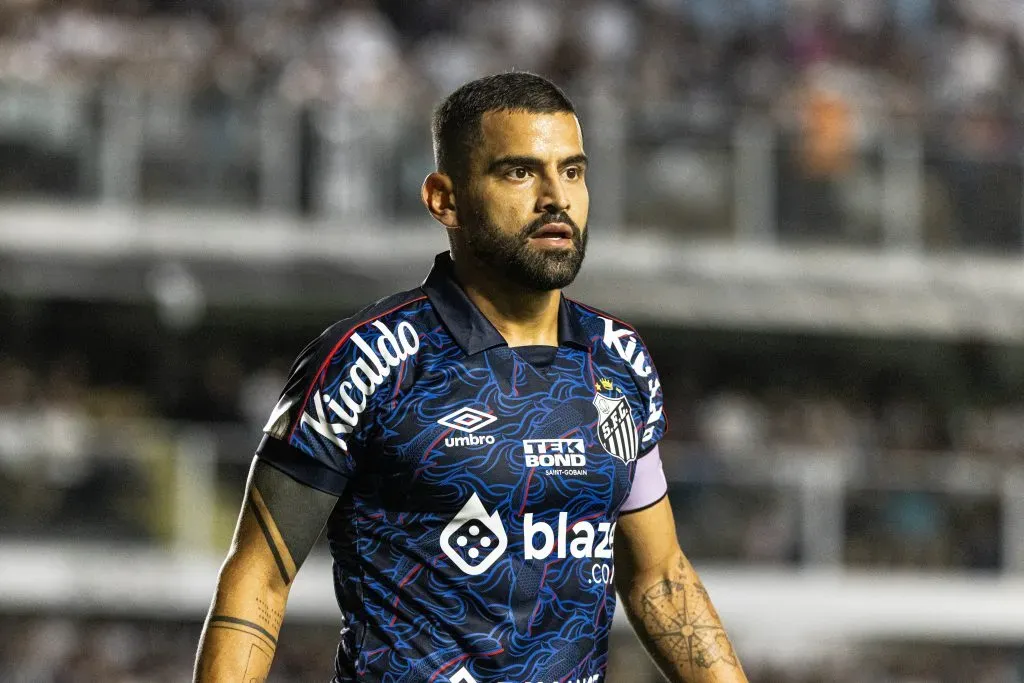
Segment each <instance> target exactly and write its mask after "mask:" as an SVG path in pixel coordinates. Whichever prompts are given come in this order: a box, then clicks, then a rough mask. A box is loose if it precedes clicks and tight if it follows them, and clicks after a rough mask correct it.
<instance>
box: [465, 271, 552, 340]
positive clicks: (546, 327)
mask: <svg viewBox="0 0 1024 683" xmlns="http://www.w3.org/2000/svg"><path fill="white" fill-rule="evenodd" d="M486 268H487V267H486V266H484V265H483V264H481V263H477V262H475V261H470V262H469V263H466V262H465V260H462V261H460V262H457V263H456V264H455V275H456V277H457V278H458V280H459V284H461V285H462V288H463V289H464V290H465V291H466V295H467V296H469V299H470V301H472V302H473V303H474V304H476V307H477V308H478V309H480V312H481V313H482V314H483V315H484V317H485V318H487V319H488V320H489V321H490V322H491V324H492V325H494V327H495V329H497V330H498V332H499V333H500V334H501V336H502V337H504V339H505V341H506V342H507V343H508V345H509V346H558V306H559V302H560V301H561V292H560V291H559V290H557V289H556V290H552V291H548V292H537V291H532V290H528V289H524V288H523V287H521V286H519V285H516V284H514V283H511V282H509V281H508V280H506V279H505V278H502V277H501V276H498V275H496V274H495V273H494V272H493V271H490V272H488V270H486Z"/></svg>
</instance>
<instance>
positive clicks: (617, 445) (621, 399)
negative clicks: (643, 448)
mask: <svg viewBox="0 0 1024 683" xmlns="http://www.w3.org/2000/svg"><path fill="white" fill-rule="evenodd" d="M594 388H595V389H597V393H596V394H595V395H594V407H595V408H597V440H598V441H600V442H601V445H602V446H604V449H605V450H606V451H608V452H609V453H611V454H612V455H614V456H615V457H616V458H618V459H619V460H621V461H622V462H624V463H627V464H628V463H630V462H632V461H634V460H636V454H637V450H638V449H639V447H640V440H639V437H638V435H637V433H636V424H635V423H634V422H633V414H632V413H631V412H630V410H629V402H628V401H627V400H626V397H625V395H624V394H623V393H622V390H620V389H619V388H618V387H616V386H615V384H613V383H612V381H611V380H609V379H600V380H598V382H597V384H596V385H595V387H594Z"/></svg>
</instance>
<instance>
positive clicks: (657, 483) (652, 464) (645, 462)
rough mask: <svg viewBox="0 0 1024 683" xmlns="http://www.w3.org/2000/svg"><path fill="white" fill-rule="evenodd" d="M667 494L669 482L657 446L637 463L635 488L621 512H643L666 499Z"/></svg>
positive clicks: (632, 489) (634, 476) (631, 490)
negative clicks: (666, 479)
mask: <svg viewBox="0 0 1024 683" xmlns="http://www.w3.org/2000/svg"><path fill="white" fill-rule="evenodd" d="M666 493H668V482H667V481H665V471H664V470H663V469H662V467H661V453H659V452H658V447H657V446H655V447H654V448H652V449H651V452H650V453H648V454H647V455H645V456H643V457H642V458H640V459H639V460H637V461H636V472H634V474H633V487H632V488H631V489H630V490H629V497H628V498H626V502H625V503H623V504H622V508H621V509H620V510H619V512H620V513H625V512H637V511H638V510H643V509H644V508H647V507H650V506H652V505H654V504H655V503H657V502H658V501H659V500H661V499H662V498H664V497H665V494H666Z"/></svg>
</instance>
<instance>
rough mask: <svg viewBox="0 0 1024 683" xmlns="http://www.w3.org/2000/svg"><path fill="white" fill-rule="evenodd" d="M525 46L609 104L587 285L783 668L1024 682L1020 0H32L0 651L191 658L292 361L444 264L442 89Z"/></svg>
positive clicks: (77, 661)
mask: <svg viewBox="0 0 1024 683" xmlns="http://www.w3.org/2000/svg"><path fill="white" fill-rule="evenodd" d="M512 67H515V68H519V69H527V70H533V71H536V72H539V73H542V74H544V75H547V76H549V77H551V78H553V79H555V80H556V81H557V82H558V83H560V84H561V85H563V86H564V87H565V88H566V89H567V91H568V92H569V93H570V95H571V96H573V97H574V99H575V100H576V102H577V104H578V105H579V107H580V109H581V114H582V119H583V124H584V130H585V134H586V147H587V151H588V153H589V154H590V156H591V157H592V159H593V161H594V163H593V170H592V175H591V180H590V183H591V196H592V200H593V206H592V209H593V210H592V222H591V227H592V229H593V233H594V238H593V240H592V245H593V246H592V251H591V256H590V259H589V262H588V266H587V267H586V268H584V274H583V275H582V276H581V278H580V280H579V282H578V284H576V285H574V288H573V291H574V293H575V295H576V296H578V297H580V298H582V299H584V300H586V301H589V302H591V303H593V304H595V305H599V306H602V307H605V308H608V309H610V310H613V311H616V312H617V313H619V314H621V315H622V316H624V317H626V318H627V319H630V320H633V321H634V322H636V323H637V324H638V326H639V327H640V329H641V332H642V333H643V334H644V336H645V338H646V339H647V341H648V343H649V345H650V347H651V349H652V351H653V353H654V357H655V359H656V361H657V363H658V366H659V370H660V372H661V375H662V378H663V382H664V391H665V396H666V406H667V411H668V418H669V425H670V427H669V438H668V441H667V442H666V443H665V445H664V446H663V451H664V453H665V455H666V456H667V457H666V464H667V468H668V474H669V476H670V479H671V482H672V488H673V502H674V504H675V510H676V519H677V522H678V527H679V535H680V538H681V540H682V543H683V547H684V549H685V550H686V551H687V552H688V553H689V555H690V556H691V558H692V559H693V560H694V562H695V564H696V565H697V566H698V568H699V569H700V570H701V571H702V573H703V574H704V576H705V579H706V583H707V584H708V587H709V589H710V590H711V593H712V595H713V596H714V598H715V600H716V603H717V604H718V606H719V608H720V612H721V613H722V615H723V618H724V619H725V621H726V624H727V625H728V626H729V628H730V630H731V631H732V634H733V637H734V640H735V641H736V643H737V645H738V648H739V650H740V652H741V654H742V655H743V657H744V661H745V664H746V667H747V669H748V672H749V673H750V676H751V680H752V681H755V682H757V683H782V682H787V683H788V682H792V683H819V682H824V681H830V682H837V683H885V682H893V683H911V682H913V683H965V682H970V683H1008V682H1011V681H1024V647H1022V645H1024V459H1022V457H1021V456H1022V454H1024V401H1022V397H1021V393H1020V387H1021V386H1022V381H1024V259H1022V256H1024V254H1022V253H1021V252H1022V245H1024V239H1022V237H1024V144H1022V143H1024V3H1021V2H1019V1H1018V0H636V1H627V0H589V1H582V0H562V1H560V2H546V1H543V0H502V1H500V2H498V1H486V0H476V1H463V2H456V1H455V0H417V1H416V2H405V1H402V0H376V1H374V2H371V1H358V0H353V1H347V2H344V1H340V0H339V1H338V2H315V1H314V0H177V1H172V0H62V1H61V2H57V1H56V0H2V2H0V320H2V327H0V680H2V681H5V682H6V681H10V682H13V683H22V682H31V683H50V682H60V683H77V682H78V681H110V682H114V683H127V682H129V681H131V682H133V683H134V682H148V681H154V682H161V681H182V680H186V679H187V678H188V675H189V671H190V667H191V662H192V658H193V655H194V651H195V646H196V639H197V637H198V634H199V629H200V623H201V620H202V618H203V616H204V613H205V610H206V607H207V604H208V601H209V598H210V596H211V591H212V588H213V584H214V578H215V574H216V570H217V567H218V565H219V563H220V561H221V558H222V557H223V554H224V552H225V549H226V543H227V540H228V538H229V536H230V532H231V529H232V525H233V522H234V518H235V514H236V512H237V509H238V504H239V502H240V496H241V490H242V484H243V481H244V476H245V473H246V470H247V467H248V463H249V460H250V458H251V454H252V451H253V449H254V447H255V445H256V443H257V442H258V438H259V430H260V427H261V426H262V424H263V422H264V420H265V419H266V416H267V414H268V411H269V410H270V408H271V407H272V405H273V403H274V401H275V399H276V395H277V392H278V391H279V389H280V388H281V386H282V382H283V378H284V373H285V372H286V370H287V367H288V365H289V364H290V362H291V360H292V358H293V357H294V355H295V354H296V353H297V352H298V351H299V349H301V348H302V346H303V345H304V343H305V342H306V341H307V340H308V339H310V338H311V337H313V336H315V335H316V334H318V333H319V331H320V330H321V329H322V328H323V327H325V326H326V325H327V324H328V323H329V322H331V321H333V320H335V319H338V318H340V317H343V316H345V315H347V314H349V313H351V312H353V311H354V310H356V309H357V308H360V307H361V306H363V305H364V304H366V303H368V302H370V301H372V300H374V299H376V298H378V297H380V296H382V295H384V294H386V293H388V292H391V291H394V290H397V289H403V288H407V287H411V286H415V285H416V284H417V283H418V282H419V281H420V279H421V278H422V277H423V275H425V273H426V269H427V267H428V266H429V263H430V257H431V256H432V254H433V253H435V252H436V251H440V250H441V249H443V248H444V247H445V241H444V236H443V234H442V232H441V230H440V229H439V228H437V227H435V226H434V225H432V224H431V222H430V221H429V219H428V218H427V217H426V216H425V214H424V212H423V210H422V209H421V207H420V206H419V202H418V194H417V189H418V186H419V183H420V182H421V180H422V178H423V177H424V176H425V175H426V173H427V172H428V171H429V170H430V169H431V163H432V162H431V153H430V144H429V126H428V119H429V112H430V109H431V106H432V105H433V104H434V103H436V102H437V101H438V99H439V98H440V97H442V96H443V95H444V94H446V93H447V92H448V91H450V90H451V89H453V88H454V87H456V86H457V85H459V84H461V83H462V82H464V81H465V80H468V79H470V78H473V77H475V76H478V75H482V74H484V73H488V72H493V71H499V70H506V69H509V68H512ZM328 571H329V564H328V558H327V555H326V553H325V552H323V550H322V549H321V550H319V551H318V552H317V554H316V555H315V556H314V558H312V559H311V560H310V562H309V563H308V565H307V567H306V568H305V570H304V571H303V573H302V574H301V575H300V578H299V581H298V583H297V585H296V587H295V590H294V592H293V598H292V602H291V605H290V609H289V616H288V620H287V621H286V625H285V627H284V631H283V634H282V638H281V649H280V650H279V654H278V661H277V663H276V664H275V673H274V675H273V676H272V680H276V681H302V682H306V681H316V680H327V678H328V676H329V674H328V672H329V670H330V668H331V657H332V653H333V648H334V645H335V639H336V632H337V613H336V608H335V606H334V600H333V595H332V593H331V582H330V579H329V576H328ZM608 678H609V680H610V681H612V682H613V683H622V682H632V681H639V682H641V683H646V682H647V681H654V680H656V678H655V675H654V674H653V672H652V671H651V670H650V667H649V665H648V664H647V663H646V660H645V658H644V657H643V655H642V654H640V653H639V652H638V650H637V645H636V642H635V639H634V638H633V636H632V634H631V633H630V632H629V631H628V629H627V628H623V629H620V630H619V631H617V635H616V639H615V642H614V643H613V661H612V667H611V670H610V671H609V676H608Z"/></svg>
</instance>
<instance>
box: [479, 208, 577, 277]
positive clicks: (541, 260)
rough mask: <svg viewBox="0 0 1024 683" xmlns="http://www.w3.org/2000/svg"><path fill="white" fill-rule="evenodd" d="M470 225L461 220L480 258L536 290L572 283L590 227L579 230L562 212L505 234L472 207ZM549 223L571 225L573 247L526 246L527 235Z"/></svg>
mask: <svg viewBox="0 0 1024 683" xmlns="http://www.w3.org/2000/svg"><path fill="white" fill-rule="evenodd" d="M470 214H471V216H472V219H471V221H470V224H469V225H466V223H465V222H463V225H462V228H463V234H464V235H465V237H466V246H467V247H468V248H469V250H470V251H471V252H472V253H473V255H474V256H476V258H477V259H479V260H480V261H481V262H483V263H485V264H487V265H488V266H490V267H491V268H493V269H494V270H495V271H497V272H498V273H500V274H501V275H503V276H504V277H505V279H507V280H509V281H511V282H514V283H515V284H517V285H519V286H521V287H523V288H525V289H529V290H532V291H536V292H549V291H551V290H554V289H563V288H565V287H568V286H569V285H570V284H572V281H573V280H575V279H576V275H577V274H578V273H579V272H580V267H581V266H582V265H583V258H584V257H585V256H586V253H587V238H588V237H589V236H590V231H585V232H584V231H582V230H580V229H579V227H578V226H577V225H576V223H575V222H573V220H572V219H571V218H569V216H568V215H566V214H565V213H564V212H562V213H558V214H544V215H543V216H541V217H540V218H538V219H537V220H535V221H533V222H532V223H530V224H529V225H527V226H526V227H525V228H523V229H522V230H520V231H519V233H518V234H515V235H508V234H505V233H504V232H502V231H501V230H500V229H499V228H498V227H497V226H496V225H494V223H491V222H490V221H488V220H487V218H486V217H485V216H484V214H483V212H481V211H478V210H476V207H471V210H470ZM549 223H564V224H565V225H568V226H569V227H570V228H572V244H573V248H572V249H564V250H562V249H559V250H553V249H551V250H549V249H544V250H534V249H531V248H530V247H529V240H530V235H532V234H534V233H535V232H537V231H538V230H540V229H541V228H543V227H544V226H545V225H547V224H549Z"/></svg>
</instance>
